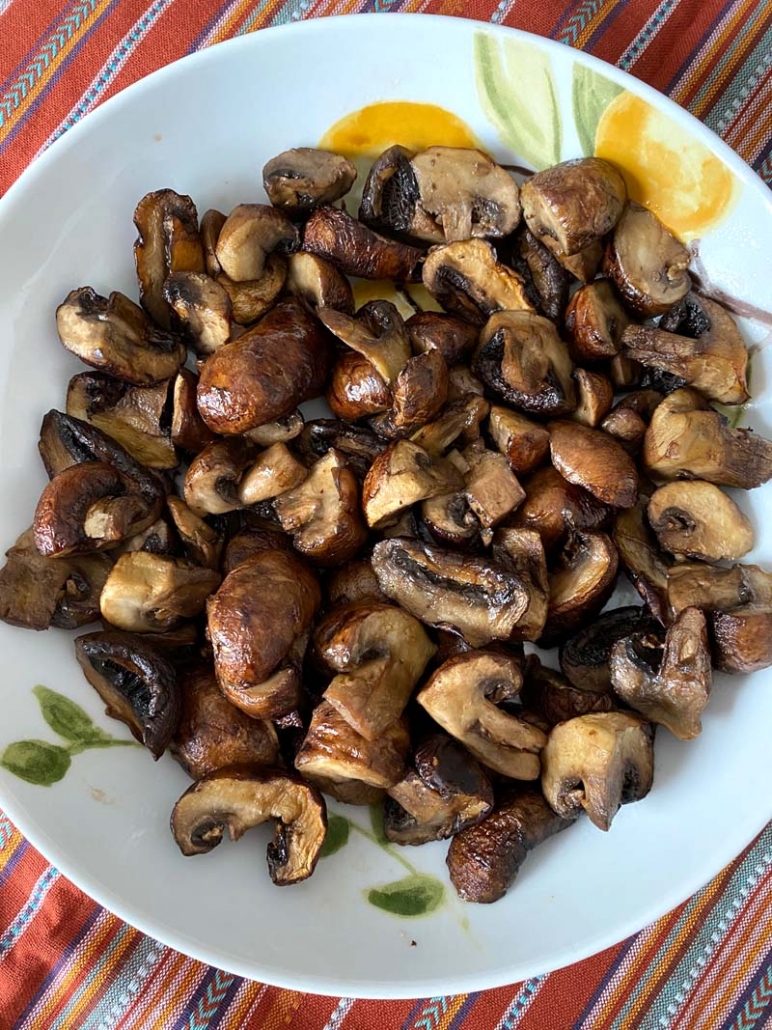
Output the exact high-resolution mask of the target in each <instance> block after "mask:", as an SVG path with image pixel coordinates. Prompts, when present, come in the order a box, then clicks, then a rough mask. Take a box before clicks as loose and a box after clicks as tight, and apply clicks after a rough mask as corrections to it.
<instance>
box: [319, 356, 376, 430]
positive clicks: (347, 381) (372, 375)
mask: <svg viewBox="0 0 772 1030" xmlns="http://www.w3.org/2000/svg"><path fill="white" fill-rule="evenodd" d="M326 399H327V403H328V404H329V406H330V409H331V411H332V413H333V415H336V416H337V417H338V418H342V419H345V420H347V421H349V422H356V421H357V420H358V419H361V418H366V417H367V416H368V415H377V414H379V413H380V412H382V411H388V410H389V408H390V407H391V404H392V396H391V390H390V389H389V387H388V386H387V384H386V382H385V380H384V379H383V377H382V376H381V374H380V373H379V372H378V370H377V369H376V367H375V365H373V363H372V362H371V361H369V360H368V359H367V358H365V357H363V355H361V354H358V353H357V352H356V351H353V350H352V351H344V353H343V354H339V355H338V357H337V359H336V361H335V364H334V366H333V369H332V374H331V376H330V381H329V383H328V385H327V394H326Z"/></svg>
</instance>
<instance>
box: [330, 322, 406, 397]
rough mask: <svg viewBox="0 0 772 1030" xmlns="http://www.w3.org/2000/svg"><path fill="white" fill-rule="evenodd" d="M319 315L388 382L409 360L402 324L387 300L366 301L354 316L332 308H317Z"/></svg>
mask: <svg viewBox="0 0 772 1030" xmlns="http://www.w3.org/2000/svg"><path fill="white" fill-rule="evenodd" d="M319 318H320V319H321V321H322V322H323V323H324V325H325V326H326V327H327V328H328V329H329V330H330V332H331V333H334V334H335V336H337V338H338V339H339V340H340V341H341V342H342V343H345V344H346V346H347V347H350V348H351V349H352V350H354V351H356V352H357V353H358V354H361V355H362V356H363V357H365V358H367V360H368V361H370V362H371V363H372V365H373V366H374V367H375V369H376V370H377V372H378V374H379V375H380V376H381V377H382V378H383V380H384V382H386V383H388V384H389V385H391V384H393V383H394V381H395V380H396V378H397V376H398V375H399V373H400V372H401V371H402V369H403V368H404V367H405V365H406V364H407V362H408V361H409V360H410V339H409V336H408V332H407V329H406V327H405V323H404V322H403V320H402V316H401V315H400V313H399V312H398V311H397V309H396V308H395V307H394V305H393V304H391V303H390V302H389V301H375V302H370V303H368V304H366V305H365V306H364V307H363V308H360V310H359V312H358V313H357V317H356V318H352V317H351V316H349V315H346V314H344V313H343V312H341V311H334V310H322V311H320V312H319Z"/></svg>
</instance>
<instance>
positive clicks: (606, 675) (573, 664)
mask: <svg viewBox="0 0 772 1030" xmlns="http://www.w3.org/2000/svg"><path fill="white" fill-rule="evenodd" d="M657 632H659V623H658V622H657V620H656V619H655V618H654V617H653V616H652V615H651V614H650V612H649V610H648V609H647V608H644V607H641V606H640V605H628V606H626V607H624V608H613V609H612V610H611V611H607V612H603V614H602V615H599V616H597V618H595V619H593V621H592V622H591V623H589V624H588V625H587V626H585V627H584V628H583V629H580V630H579V632H578V633H576V634H575V636H573V637H570V638H569V639H568V640H566V641H564V643H563V644H561V646H560V668H561V669H562V670H563V673H564V674H565V676H566V677H567V678H568V679H569V681H570V682H571V684H572V685H573V686H574V687H576V688H577V689H578V690H582V691H585V692H587V693H595V694H608V693H609V692H610V690H611V672H610V670H609V655H610V654H611V649H612V647H613V646H614V644H616V643H617V641H618V640H622V639H623V638H624V637H630V636H632V635H633V634H637V633H640V634H647V633H657ZM575 714H577V715H583V714H585V713H583V712H576V713H575Z"/></svg>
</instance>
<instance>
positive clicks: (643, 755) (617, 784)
mask: <svg viewBox="0 0 772 1030" xmlns="http://www.w3.org/2000/svg"><path fill="white" fill-rule="evenodd" d="M653 738H654V733H653V730H652V727H651V725H650V724H649V723H648V722H645V721H644V720H643V719H641V718H640V716H638V715H632V714H629V713H627V712H593V713H591V714H590V715H582V716H579V717H578V718H576V719H569V721H568V722H561V723H558V725H557V726H554V727H553V728H552V730H551V731H550V735H549V739H548V741H547V745H546V747H545V748H544V750H543V752H542V776H541V787H542V790H543V791H544V796H545V798H546V799H547V801H548V802H549V805H550V807H551V808H552V810H553V811H554V812H556V813H557V814H558V815H559V816H562V817H563V818H570V817H571V816H575V815H578V814H580V813H581V812H582V810H584V811H585V812H586V813H587V815H588V816H589V817H590V820H591V822H592V823H594V825H595V826H597V827H598V829H599V830H608V829H609V827H610V826H611V822H612V820H613V818H614V816H615V815H616V814H617V812H618V811H619V809H620V807H621V806H622V805H626V804H628V803H629V802H632V801H640V800H641V799H642V798H644V797H646V795H647V794H648V793H649V791H650V790H651V783H652V779H653V775H654V747H653Z"/></svg>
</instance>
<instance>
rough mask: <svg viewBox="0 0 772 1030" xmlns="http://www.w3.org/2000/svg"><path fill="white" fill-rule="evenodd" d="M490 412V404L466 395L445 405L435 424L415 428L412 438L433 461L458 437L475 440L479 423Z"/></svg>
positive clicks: (480, 398)
mask: <svg viewBox="0 0 772 1030" xmlns="http://www.w3.org/2000/svg"><path fill="white" fill-rule="evenodd" d="M489 411H490V404H489V403H488V402H487V401H486V400H485V399H484V398H483V397H478V396H477V395H476V394H468V395H467V396H465V397H460V398H459V399H458V400H454V401H451V402H450V403H449V404H447V405H446V406H445V408H444V410H443V411H442V413H441V414H440V416H439V417H438V418H437V419H435V421H434V422H429V423H428V424H427V425H425V426H422V427H421V428H420V429H417V430H416V431H415V432H414V433H413V434H412V436H411V440H412V441H413V443H415V444H417V445H418V446H419V447H422V448H423V449H424V450H425V451H426V452H427V454H430V455H431V456H432V457H433V458H436V457H439V456H440V455H441V454H443V453H444V452H445V451H446V450H447V448H448V447H450V445H451V444H452V443H455V441H456V440H458V438H459V437H463V438H464V439H465V440H477V439H479V436H480V423H481V422H482V421H483V419H484V418H485V417H486V415H487V414H488V412H489Z"/></svg>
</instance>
